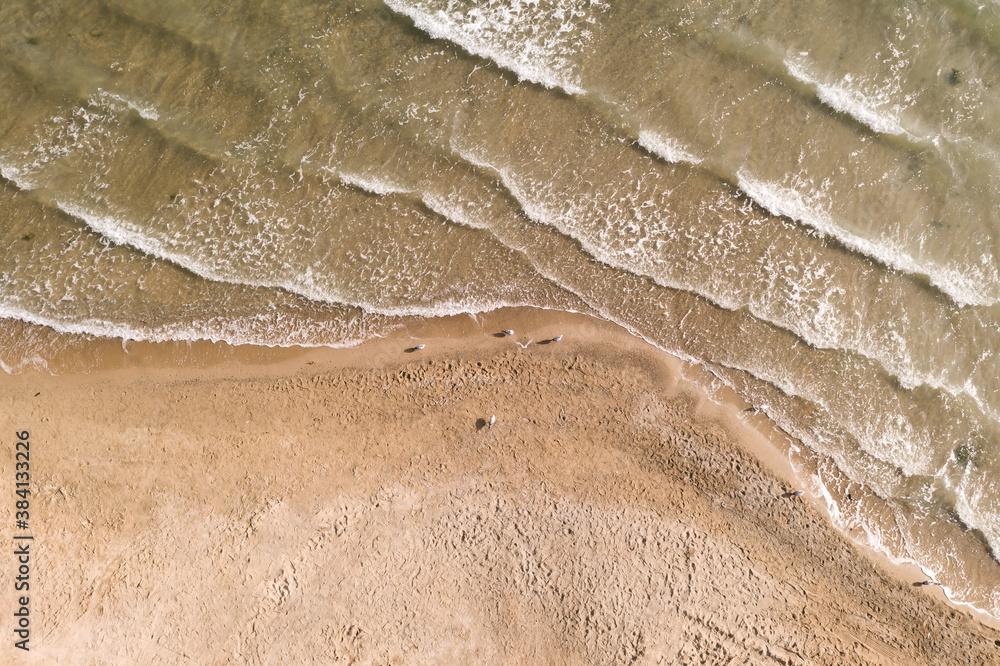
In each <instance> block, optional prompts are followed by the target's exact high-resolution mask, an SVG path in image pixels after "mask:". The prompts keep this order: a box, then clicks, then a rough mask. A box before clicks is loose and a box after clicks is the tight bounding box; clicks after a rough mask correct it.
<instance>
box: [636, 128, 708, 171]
mask: <svg viewBox="0 0 1000 666" xmlns="http://www.w3.org/2000/svg"><path fill="white" fill-rule="evenodd" d="M639 145H640V146H642V147H643V148H645V149H646V150H648V151H649V152H651V153H653V154H654V155H657V156H658V157H661V158H662V159H665V160H666V161H668V162H687V163H688V164H700V163H701V158H700V157H697V156H696V155H694V154H693V153H691V152H690V151H689V150H688V149H687V148H685V147H684V145H683V144H681V142H680V141H678V140H677V139H674V138H672V137H669V136H664V135H663V134H662V133H659V132H653V131H650V130H640V131H639Z"/></svg>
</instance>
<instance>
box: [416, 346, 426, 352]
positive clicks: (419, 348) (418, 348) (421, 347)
mask: <svg viewBox="0 0 1000 666" xmlns="http://www.w3.org/2000/svg"><path fill="white" fill-rule="evenodd" d="M423 348H424V346H423V345H417V346H416V347H414V349H415V350H417V351H420V350H421V349H423Z"/></svg>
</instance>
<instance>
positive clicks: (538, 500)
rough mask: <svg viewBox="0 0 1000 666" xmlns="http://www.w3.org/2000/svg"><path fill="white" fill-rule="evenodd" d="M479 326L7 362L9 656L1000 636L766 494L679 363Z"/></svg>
mask: <svg viewBox="0 0 1000 666" xmlns="http://www.w3.org/2000/svg"><path fill="white" fill-rule="evenodd" d="M496 323H498V324H499V325H498V326H497V328H500V327H501V326H502V327H506V326H508V325H511V324H509V323H506V324H505V323H504V322H496ZM517 323H518V324H519V325H521V326H522V327H523V326H530V325H531V323H530V322H528V323H525V322H523V321H518V322H517ZM485 328H486V332H482V333H479V334H469V335H467V336H465V337H464V338H461V339H452V340H436V339H435V340H432V341H430V343H429V344H428V348H427V349H426V350H424V351H423V352H419V353H416V354H404V353H402V352H401V349H402V348H403V347H404V346H406V345H405V344H404V343H405V342H408V341H404V342H400V341H399V340H395V341H385V342H382V343H379V344H377V345H373V346H371V347H369V348H367V349H365V350H362V351H360V352H347V353H341V354H339V355H338V353H337V352H329V351H327V352H314V353H310V354H305V355H302V356H299V357H296V358H293V359H292V360H285V361H283V362H282V363H278V364H271V365H240V364H238V363H235V362H229V363H227V364H224V365H221V366H213V367H203V368H192V367H188V368H186V369H169V368H168V369H158V370H145V371H123V370H118V371H115V372H110V373H98V374H96V375H91V376H73V377H62V378H57V379H49V378H43V377H39V376H37V375H22V376H18V377H13V378H9V377H8V378H4V379H3V381H2V382H0V405H2V412H0V425H2V428H0V432H3V433H4V445H5V446H9V445H10V444H11V443H12V440H11V434H12V433H13V432H14V431H15V430H20V429H23V428H28V429H30V431H31V434H32V441H33V445H32V446H33V448H32V456H33V458H32V464H33V467H32V469H33V473H34V479H35V480H36V481H37V483H38V488H37V493H36V494H35V496H34V497H33V515H32V521H33V530H34V532H35V534H36V541H35V543H34V548H36V555H35V556H36V560H35V562H34V570H33V574H32V575H33V577H34V578H33V586H32V612H33V636H32V646H33V650H32V652H31V653H30V657H31V659H30V660H27V661H28V662H29V663H65V664H104V663H113V664H160V663H162V664H175V663H176V664H184V663H199V664H203V663H204V664H222V663H252V664H300V663H315V664H432V663H433V664H476V663H482V664H498V663H511V664H518V663H520V664H543V663H544V664H612V663H613V664H630V663H638V664H702V663H704V664H730V663H732V664H745V663H751V664H906V665H912V664H963V665H968V664H988V663H998V656H997V655H998V654H1000V632H997V631H995V630H993V629H990V628H988V627H985V626H983V625H981V624H979V623H977V622H975V621H974V620H973V619H971V618H970V617H968V616H967V615H966V614H963V613H960V612H957V611H955V610H953V609H951V608H949V607H948V606H946V605H945V604H944V603H942V602H941V601H940V599H939V596H940V592H939V591H937V590H926V589H923V588H919V589H918V588H914V587H913V586H912V585H909V584H906V583H904V582H902V581H900V580H899V579H898V578H897V577H895V576H893V575H890V574H889V573H887V572H886V571H885V570H884V569H882V568H880V567H877V566H874V565H873V564H872V561H871V559H870V558H868V557H865V556H864V555H862V554H860V553H859V552H858V549H857V548H856V547H855V546H853V545H852V544H850V543H848V542H847V541H846V540H845V539H844V538H842V537H841V536H840V535H839V534H838V533H836V532H835V531H834V530H833V529H832V528H831V527H830V526H829V525H828V522H827V521H826V519H825V518H824V517H823V516H822V515H821V514H820V513H819V512H818V511H817V510H816V509H815V508H814V507H813V505H812V504H810V503H809V502H808V501H805V502H804V501H802V500H799V499H794V500H790V499H786V498H782V497H781V495H782V493H784V492H785V491H786V490H787V485H786V484H784V483H782V482H780V481H779V480H777V479H776V478H775V476H774V475H773V474H772V473H771V472H769V471H768V470H767V469H766V468H764V467H762V466H761V464H759V463H758V462H757V461H756V460H755V459H754V458H752V457H750V456H749V455H748V453H747V452H746V451H745V449H744V448H742V447H741V446H740V445H739V442H740V441H741V439H746V438H747V437H748V434H747V431H746V430H745V428H744V427H743V426H742V425H740V422H739V421H738V420H737V419H736V418H735V417H731V418H729V419H728V420H727V419H726V418H725V414H724V411H720V409H719V408H717V407H714V406H710V405H706V404H704V398H703V397H700V395H699V393H698V392H696V391H693V390H692V389H691V388H690V387H689V386H687V385H685V384H684V383H683V382H681V383H679V380H678V377H677V370H678V367H679V366H678V364H677V363H676V362H675V361H672V360H671V359H669V358H667V357H665V356H664V355H662V354H660V353H657V352H655V351H654V350H652V349H649V348H646V347H644V346H643V345H641V344H639V343H634V344H628V343H627V342H626V341H625V337H624V336H621V337H619V338H615V339H612V340H609V338H608V336H607V335H606V329H602V328H600V327H598V329H600V330H596V333H595V331H594V330H589V329H587V327H585V326H583V327H576V328H573V329H565V330H563V329H560V332H564V333H566V334H567V335H566V338H565V339H564V340H563V342H561V343H559V344H550V345H538V344H531V345H529V346H528V347H527V348H525V349H522V348H521V347H520V346H518V345H517V344H515V343H514V342H513V341H512V340H509V339H500V338H494V337H492V336H491V335H489V332H490V330H489V326H487V327H485ZM554 332H556V331H554V330H551V329H550V330H545V331H543V330H535V331H532V332H531V333H532V334H533V335H532V336H529V335H527V334H518V339H519V340H521V341H522V342H524V341H526V340H527V338H528V337H534V338H535V339H539V338H540V337H542V335H543V334H544V333H547V334H550V335H551V334H552V333H554ZM365 364H367V365H365ZM352 366H355V367H352ZM38 391H41V392H42V394H41V395H40V396H38V397H35V396H34V393H36V392H38ZM491 414H495V415H496V424H495V425H494V426H493V428H488V427H483V423H484V422H485V420H486V419H489V417H490V415H491ZM477 422H478V427H477ZM0 459H2V464H0V475H2V476H0V488H3V489H4V493H3V495H4V496H6V497H9V496H11V493H10V491H9V487H10V481H11V480H12V477H13V471H12V456H10V455H7V454H5V455H3V456H2V457H0ZM8 504H10V502H6V501H5V502H3V504H2V506H0V510H2V514H0V516H2V519H3V520H4V531H3V538H4V542H5V543H8V544H9V543H11V541H10V534H11V530H10V529H9V527H8V526H9V525H11V520H10V519H9V518H10V516H9V512H10V510H11V509H12V507H10V506H8ZM5 550H6V548H5ZM10 560H11V558H8V562H7V563H0V566H3V567H5V568H6V569H10V567H11V566H12V564H13V563H12V561H10ZM5 587H8V585H7V584H5ZM12 597H13V592H12V591H11V590H9V589H7V590H5V591H4V594H3V595H2V598H3V599H5V600H7V601H5V602H4V606H3V607H4V608H11V607H12V606H11V602H10V600H11V599H12ZM4 615H5V616H6V617H7V618H8V620H6V621H5V622H4V626H7V627H9V626H10V623H9V617H10V616H9V615H8V614H7V613H6V612H5V613H4ZM5 635H6V636H8V637H7V638H5V639H4V644H3V645H2V647H0V661H4V662H9V661H11V660H14V659H21V657H23V655H20V654H18V653H17V651H14V650H12V649H11V646H10V644H11V642H12V641H11V640H10V639H9V634H8V632H7V631H5Z"/></svg>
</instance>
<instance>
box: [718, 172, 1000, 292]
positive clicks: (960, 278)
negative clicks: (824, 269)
mask: <svg viewBox="0 0 1000 666" xmlns="http://www.w3.org/2000/svg"><path fill="white" fill-rule="evenodd" d="M736 179H737V185H738V186H739V188H740V189H741V190H743V192H744V193H746V195H747V196H749V197H750V198H751V199H753V200H754V201H756V202H757V203H758V204H760V205H761V206H763V207H764V208H765V209H767V210H768V211H769V212H770V213H772V214H773V215H779V216H783V217H787V218H790V219H792V220H796V221H797V222H800V223H802V224H805V225H807V226H809V227H812V228H813V229H815V230H816V231H819V232H820V233H822V234H824V235H826V236H830V237H832V238H835V239H837V240H838V241H839V242H841V243H843V244H844V245H845V246H847V247H848V248H850V249H851V250H853V251H855V252H859V253H861V254H864V255H865V256H868V257H871V258H873V259H875V260H876V261H879V262H881V263H883V264H885V265H886V266H889V267H890V268H894V269H896V270H899V271H903V272H905V273H910V274H914V275H925V276H927V277H928V278H929V279H930V281H931V284H933V285H934V286H935V287H937V288H938V289H940V290H941V291H943V292H944V293H945V294H947V295H948V296H949V297H950V298H951V299H952V300H953V301H955V302H956V303H958V304H959V305H994V304H996V303H997V302H998V301H997V296H996V293H995V290H993V289H990V287H991V286H992V285H991V284H990V283H989V281H987V280H983V279H982V278H980V277H976V276H968V275H965V274H963V273H962V272H960V271H958V270H955V269H953V268H950V267H948V266H940V265H937V264H926V265H922V264H919V263H917V262H916V261H914V259H913V258H912V257H911V256H910V255H909V254H907V253H906V251H905V250H903V249H902V248H901V247H898V246H896V245H895V244H894V243H892V242H891V241H889V240H881V241H880V242H875V241H872V240H870V239H867V238H862V237H861V236H858V235H856V234H853V233H851V232H849V231H846V230H845V229H843V228H842V227H840V226H839V225H838V224H837V223H836V221H835V220H834V219H833V217H832V216H831V215H830V213H829V212H828V211H827V210H826V206H825V204H824V203H823V202H822V201H820V200H819V199H818V198H816V197H810V196H808V195H805V194H803V193H801V192H799V191H798V190H795V189H792V188H790V187H786V186H784V185H779V184H778V183H771V182H766V181H762V180H757V179H755V178H753V177H751V176H749V175H748V174H747V173H746V172H745V171H743V170H742V169H741V170H740V171H739V172H737V174H736Z"/></svg>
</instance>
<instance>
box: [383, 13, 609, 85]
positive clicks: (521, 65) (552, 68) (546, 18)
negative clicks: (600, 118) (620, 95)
mask: <svg viewBox="0 0 1000 666" xmlns="http://www.w3.org/2000/svg"><path fill="white" fill-rule="evenodd" d="M386 5H388V6H389V8H391V9H392V10H393V11H395V12H397V13H399V14H403V15H405V16H407V17H409V18H410V19H411V20H412V21H413V23H414V24H415V25H416V26H417V27H418V28H420V29H421V30H423V31H424V32H426V33H427V34H428V35H430V36H431V37H433V38H434V39H442V40H446V41H449V42H452V43H454V44H458V45H459V46H461V47H462V48H463V49H465V50H466V51H468V52H469V53H472V54H474V55H477V56H480V57H481V58H485V59H487V60H491V61H493V62H495V63H496V64H498V65H500V66H501V67H503V68H504V69H507V70H510V71H511V72H514V73H515V74H516V75H517V76H518V77H519V78H521V79H525V80H528V81H532V82H534V83H538V84H541V85H543V86H545V87H547V88H561V89H563V90H565V91H566V92H567V93H569V94H571V95H582V94H584V93H585V92H586V90H584V88H583V85H582V83H581V82H580V78H579V75H578V74H577V73H576V71H575V70H576V66H575V64H574V63H573V61H572V59H571V58H570V56H572V55H575V54H576V53H580V52H582V51H583V50H584V49H585V46H586V44H587V43H588V42H589V40H590V37H591V34H590V31H589V30H587V29H586V28H583V27H581V25H580V23H581V21H580V19H581V18H584V17H587V16H588V13H589V11H590V10H592V9H595V8H601V7H603V6H604V5H602V4H601V3H600V2H582V1H574V0H559V1H557V2H556V3H555V5H556V6H555V7H540V6H539V4H538V3H534V2H514V3H506V2H504V3H500V2H487V3H484V4H483V6H479V7H474V8H472V9H469V10H468V11H467V12H466V13H464V14H463V13H461V12H460V11H459V10H458V9H457V8H456V7H454V6H453V5H451V4H449V5H448V7H447V10H437V11H434V10H433V9H432V8H431V7H427V6H418V5H417V4H415V3H414V4H408V3H405V2H403V1H402V0H386ZM585 21H586V22H590V21H592V19H589V18H586V19H585Z"/></svg>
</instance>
